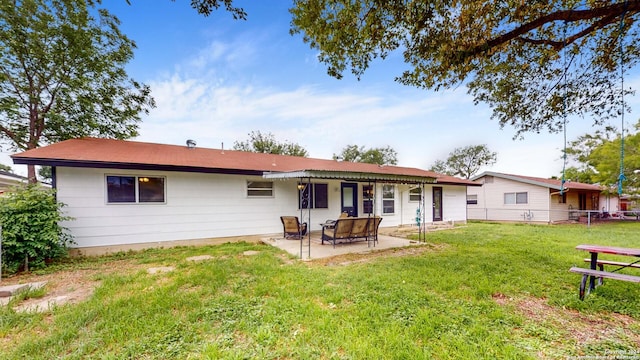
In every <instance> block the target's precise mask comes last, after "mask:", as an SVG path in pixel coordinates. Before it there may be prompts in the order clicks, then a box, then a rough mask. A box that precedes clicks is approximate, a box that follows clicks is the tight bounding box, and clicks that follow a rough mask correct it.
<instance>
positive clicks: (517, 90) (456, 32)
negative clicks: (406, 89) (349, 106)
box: [291, 0, 640, 137]
mask: <svg viewBox="0 0 640 360" xmlns="http://www.w3.org/2000/svg"><path fill="white" fill-rule="evenodd" d="M639 12H640V0H628V1H627V0H625V1H620V2H615V3H614V2H610V1H586V2H585V1H573V0H556V1H520V0H517V1H514V0H511V1H485V0H469V1H453V2H452V1H443V0H433V1H371V0H334V1H326V0H295V1H294V7H293V8H292V9H291V13H292V14H293V20H292V28H291V33H292V34H296V33H301V34H302V35H303V40H304V41H305V42H307V43H309V45H310V46H311V48H313V49H317V50H319V55H318V57H319V60H320V61H321V62H323V63H325V64H326V65H327V67H328V70H327V71H328V73H329V75H331V76H334V77H336V78H341V77H342V76H343V73H344V71H345V70H347V69H349V70H350V71H351V72H352V73H353V74H354V75H355V76H356V77H357V78H360V77H361V76H362V75H363V73H364V72H365V70H366V69H367V68H368V67H369V66H370V64H371V63H372V62H373V61H374V60H376V59H379V58H381V59H384V58H386V57H387V56H388V55H390V54H391V53H393V52H395V51H402V52H403V54H404V59H405V62H406V63H407V64H408V65H409V67H410V68H409V69H408V70H406V71H404V72H403V73H402V74H399V75H398V77H397V78H396V80H397V81H399V82H400V83H402V84H405V85H410V86H416V87H419V88H425V89H434V90H441V89H444V88H452V87H456V86H458V85H459V84H461V83H464V82H467V81H468V83H467V86H468V91H469V93H470V94H471V95H472V96H473V97H474V101H475V103H476V104H477V103H479V102H484V103H487V104H488V105H489V106H490V107H491V108H492V109H493V114H492V118H493V119H497V120H498V121H499V124H500V126H501V127H503V126H504V125H507V124H508V125H512V126H514V127H515V129H516V130H517V132H516V137H518V136H522V134H523V133H525V132H540V131H542V130H545V129H547V130H548V131H550V132H555V131H559V130H561V129H562V127H563V119H564V118H563V114H568V115H578V116H582V117H586V116H591V117H592V119H593V121H594V122H595V123H596V124H602V123H603V122H604V121H605V120H607V119H609V118H612V117H617V116H618V112H619V110H620V109H621V102H622V96H621V95H622V91H623V90H622V89H621V86H620V76H619V74H620V71H621V69H620V67H622V68H623V69H624V70H625V71H628V70H629V69H631V68H633V67H634V66H635V65H636V63H637V62H638V57H639V56H640V41H638V35H639V30H640V29H639V26H638V23H637V19H638V14H639ZM620 30H622V31H620ZM619 40H620V41H622V43H623V44H624V45H623V46H622V48H623V51H620V48H619V47H620V43H621V42H620V41H619ZM621 56H622V57H623V60H624V61H622V65H620V58H621ZM624 92H625V93H629V92H630V90H629V89H628V88H626V89H624Z"/></svg>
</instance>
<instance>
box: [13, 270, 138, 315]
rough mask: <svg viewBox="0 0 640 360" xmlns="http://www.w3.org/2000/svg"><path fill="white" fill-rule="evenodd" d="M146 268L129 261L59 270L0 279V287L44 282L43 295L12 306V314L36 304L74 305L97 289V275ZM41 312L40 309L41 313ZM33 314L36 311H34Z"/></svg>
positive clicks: (34, 307) (31, 307)
mask: <svg viewBox="0 0 640 360" xmlns="http://www.w3.org/2000/svg"><path fill="white" fill-rule="evenodd" d="M146 267H147V266H144V265H140V264H136V263H134V262H133V261H128V260H119V261H114V262H107V263H103V264H92V265H91V268H87V269H74V270H59V271H56V272H54V273H51V274H43V275H38V274H33V273H22V274H19V275H15V276H11V277H8V278H5V279H2V282H0V285H2V286H6V285H14V284H27V283H34V282H40V281H46V285H45V290H46V294H45V296H44V297H41V298H31V299H26V300H23V301H21V302H20V303H19V304H13V305H14V309H15V310H16V311H20V310H30V309H31V310H34V309H36V308H37V304H42V303H47V302H49V303H51V304H56V305H63V304H76V303H79V302H82V301H84V300H86V299H87V298H89V297H90V296H91V295H92V294H93V291H94V290H95V288H96V287H98V286H99V285H100V280H99V278H100V275H105V274H111V273H114V272H118V273H125V272H129V271H137V270H138V269H141V268H146ZM41 310H43V309H41ZM36 311H37V310H36Z"/></svg>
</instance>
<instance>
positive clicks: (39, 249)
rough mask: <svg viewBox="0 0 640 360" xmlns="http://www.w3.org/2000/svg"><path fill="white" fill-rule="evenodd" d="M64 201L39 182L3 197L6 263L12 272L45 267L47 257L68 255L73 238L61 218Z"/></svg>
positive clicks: (0, 213)
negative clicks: (60, 200) (62, 223)
mask: <svg viewBox="0 0 640 360" xmlns="http://www.w3.org/2000/svg"><path fill="white" fill-rule="evenodd" d="M63 206H64V205H63V204H62V203H59V202H57V201H56V198H55V195H54V191H53V190H47V189H42V188H40V187H39V186H38V185H33V184H32V185H29V186H24V187H19V188H16V189H15V190H14V191H11V192H9V193H8V194H7V195H5V196H3V197H1V198H0V222H1V223H2V266H3V268H4V269H6V270H8V271H9V272H16V271H19V270H25V271H29V269H34V268H41V267H43V266H44V265H45V260H47V259H54V258H59V257H62V256H65V255H66V254H67V252H66V249H67V246H68V245H70V244H72V242H73V239H72V238H71V235H70V234H68V233H67V232H66V231H65V229H64V228H63V227H61V226H60V225H59V223H60V222H61V221H64V220H71V218H69V217H67V216H64V215H63V214H62V208H63Z"/></svg>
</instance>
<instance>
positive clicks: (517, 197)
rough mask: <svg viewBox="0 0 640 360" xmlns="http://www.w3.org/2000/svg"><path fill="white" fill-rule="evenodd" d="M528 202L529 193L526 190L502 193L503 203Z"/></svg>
mask: <svg viewBox="0 0 640 360" xmlns="http://www.w3.org/2000/svg"><path fill="white" fill-rule="evenodd" d="M527 203H529V194H528V193H526V192H512V193H504V204H505V205H513V204H527Z"/></svg>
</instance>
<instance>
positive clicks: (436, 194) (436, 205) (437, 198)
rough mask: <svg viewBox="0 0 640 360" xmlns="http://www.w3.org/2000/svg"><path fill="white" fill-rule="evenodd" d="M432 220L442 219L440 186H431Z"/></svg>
mask: <svg viewBox="0 0 640 360" xmlns="http://www.w3.org/2000/svg"><path fill="white" fill-rule="evenodd" d="M433 221H442V188H441V187H434V188H433Z"/></svg>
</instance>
